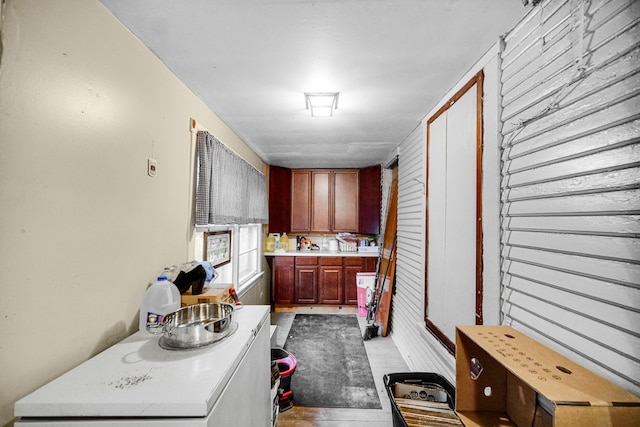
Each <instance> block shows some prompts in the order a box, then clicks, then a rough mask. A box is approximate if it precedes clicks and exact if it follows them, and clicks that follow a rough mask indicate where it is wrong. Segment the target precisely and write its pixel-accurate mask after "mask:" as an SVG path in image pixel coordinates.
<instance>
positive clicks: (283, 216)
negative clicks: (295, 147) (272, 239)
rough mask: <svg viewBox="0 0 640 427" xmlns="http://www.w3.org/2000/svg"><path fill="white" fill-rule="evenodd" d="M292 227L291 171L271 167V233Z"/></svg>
mask: <svg viewBox="0 0 640 427" xmlns="http://www.w3.org/2000/svg"><path fill="white" fill-rule="evenodd" d="M290 227H291V169H287V168H281V167H278V166H269V232H270V233H282V232H289V230H290Z"/></svg>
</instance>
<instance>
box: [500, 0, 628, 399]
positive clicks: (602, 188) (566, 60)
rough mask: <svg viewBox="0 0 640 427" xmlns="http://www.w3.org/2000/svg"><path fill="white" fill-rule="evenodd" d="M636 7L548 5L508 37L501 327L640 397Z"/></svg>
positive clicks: (582, 0)
mask: <svg viewBox="0 0 640 427" xmlns="http://www.w3.org/2000/svg"><path fill="white" fill-rule="evenodd" d="M639 59H640V2H637V1H633V0H593V1H588V0H566V1H554V0H549V1H545V2H543V3H542V4H541V5H539V6H537V7H536V8H535V9H534V10H533V11H532V13H531V14H530V15H529V16H528V17H527V19H525V20H524V21H523V22H522V23H521V24H519V25H518V26H517V27H516V28H515V29H514V30H513V31H511V32H510V33H509V34H508V35H507V36H506V37H505V39H504V49H503V52H502V78H501V80H502V86H501V94H502V96H503V100H502V135H503V141H504V142H503V154H502V168H501V175H502V181H501V194H502V213H501V230H502V238H501V246H502V250H501V258H502V292H501V299H502V310H501V311H502V316H503V323H505V324H510V325H513V326H514V327H517V328H519V329H521V330H523V331H524V332H526V333H530V334H531V335H533V336H534V337H535V338H537V339H540V340H541V341H544V342H546V343H547V344H548V345H550V346H552V347H554V348H556V349H557V350H559V351H560V352H562V353H564V354H566V355H567V356H568V357H570V358H573V359H574V360H576V361H578V362H579V363H583V364H585V365H586V366H587V367H589V368H591V369H593V370H594V371H596V372H599V373H600V374H602V375H604V376H605V377H607V378H609V379H610V380H612V381H613V382H615V383H617V384H619V385H620V386H622V387H624V388H626V389H628V390H630V391H632V392H634V393H636V394H640V356H639V355H640V329H639V326H638V325H640V232H639V231H640V216H639V215H640V179H639V177H640V122H639V120H640V117H639V115H638V114H639V113H638V112H639V111H640V61H639Z"/></svg>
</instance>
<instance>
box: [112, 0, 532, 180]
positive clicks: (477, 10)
mask: <svg viewBox="0 0 640 427" xmlns="http://www.w3.org/2000/svg"><path fill="white" fill-rule="evenodd" d="M101 2H102V3H103V4H104V5H105V6H106V7H107V8H108V9H110V10H111V12H112V13H113V14H114V15H115V16H116V17H117V18H118V19H119V20H120V21H122V22H123V23H124V25H126V26H127V27H128V28H129V29H130V30H131V31H132V32H133V33H134V34H135V35H136V36H137V37H138V38H139V39H140V40H141V41H142V42H143V43H144V44H145V45H146V46H147V47H148V48H149V49H150V50H151V51H153V52H154V53H155V54H156V55H157V56H158V57H159V58H160V59H161V60H162V61H163V62H164V63H165V64H166V65H167V67H169V69H170V70H172V71H173V73H174V74H175V75H176V76H177V77H178V78H179V79H180V80H182V81H183V82H184V83H185V84H186V85H187V86H188V87H189V88H190V89H191V90H192V91H193V92H194V93H195V94H196V95H197V96H198V97H199V98H200V99H201V100H202V101H203V102H204V103H205V104H207V105H208V106H209V108H210V109H211V110H212V111H214V112H215V113H216V114H217V115H218V116H219V117H220V118H221V119H222V120H223V121H224V122H225V123H226V124H227V125H228V126H229V127H230V128H231V129H233V131H234V132H235V133H236V134H237V135H238V136H239V137H240V138H242V139H243V140H244V141H245V142H246V143H247V145H249V146H250V147H251V148H252V149H253V150H254V151H255V152H256V153H257V154H258V155H259V156H260V157H261V158H262V160H263V161H264V162H265V163H268V164H272V165H277V166H284V167H316V168H321V167H331V168H344V167H363V166H368V165H373V164H377V163H382V162H384V161H386V160H388V159H389V158H390V157H392V155H393V153H394V152H395V150H396V147H397V146H398V145H399V144H400V143H401V142H402V140H403V139H404V138H405V137H407V136H408V135H409V134H410V133H411V132H412V131H413V130H414V129H415V127H416V126H417V125H418V124H419V121H420V120H421V119H423V118H424V116H425V115H426V114H427V113H428V112H429V110H431V109H432V108H433V107H434V106H435V103H436V102H438V100H440V99H441V98H442V97H443V96H444V95H445V94H446V92H447V91H448V90H450V89H451V88H452V86H453V85H454V84H455V83H456V82H457V81H458V80H459V79H460V78H461V77H462V76H463V75H464V74H465V73H466V72H467V71H468V70H469V68H470V67H471V66H472V65H473V64H474V63H475V62H476V61H477V60H478V59H480V57H481V56H482V55H483V54H484V53H485V52H486V51H487V50H488V49H489V48H490V47H491V46H492V45H493V44H494V43H496V42H497V41H498V37H499V36H500V35H502V34H505V33H506V32H508V31H509V30H511V29H512V28H513V27H514V26H515V25H516V24H517V23H518V21H520V19H521V18H522V17H524V15H525V14H526V13H527V11H528V9H527V8H525V7H524V6H523V1H522V0H449V1H447V0H153V1H151V0H101ZM331 91H336V92H340V97H339V103H338V110H337V111H336V112H335V114H334V116H333V117H331V118H312V117H310V114H309V112H308V111H307V110H306V108H305V100H304V92H331ZM196 119H197V118H196Z"/></svg>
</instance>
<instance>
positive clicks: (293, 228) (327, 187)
mask: <svg viewBox="0 0 640 427" xmlns="http://www.w3.org/2000/svg"><path fill="white" fill-rule="evenodd" d="M269 169H270V174H269V232H271V233H281V232H287V233H337V232H352V233H363V234H377V233H378V232H379V228H380V198H381V192H380V174H381V168H380V166H379V165H376V166H372V167H369V168H365V169H285V168H280V167H273V166H272V167H270V168H269ZM287 171H288V173H287ZM284 194H289V195H290V198H288V199H287V198H286V197H284V196H283V195H284Z"/></svg>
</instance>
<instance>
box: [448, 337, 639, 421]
mask: <svg viewBox="0 0 640 427" xmlns="http://www.w3.org/2000/svg"><path fill="white" fill-rule="evenodd" d="M455 409H456V412H457V413H458V415H459V416H460V419H461V420H462V421H463V422H464V424H465V426H467V427H473V426H486V425H495V426H518V427H523V426H534V427H547V426H638V425H640V397H638V396H635V395H634V394H632V393H630V392H628V391H626V390H624V389H622V388H620V387H618V386H616V385H615V384H613V383H611V382H610V381H608V380H606V379H604V378H602V377H600V376H599V375H596V374H595V373H593V372H591V371H589V370H588V369H586V368H584V367H583V366H581V365H579V364H577V363H575V362H573V361H571V360H570V359H568V358H566V357H564V356H562V355H560V354H559V353H557V352H555V351H553V350H551V349H550V348H548V347H546V346H544V345H542V344H540V343H539V342H537V341H535V340H533V339H531V338H530V337H528V336H526V335H525V334H523V333H522V332H519V331H517V330H515V329H513V328H511V327H509V326H458V327H457V328H456V404H455Z"/></svg>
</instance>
